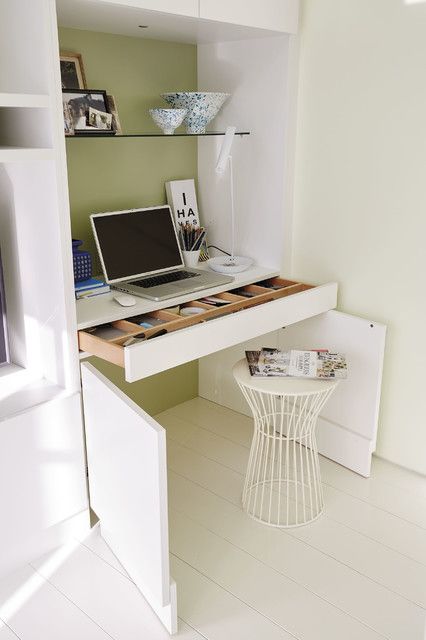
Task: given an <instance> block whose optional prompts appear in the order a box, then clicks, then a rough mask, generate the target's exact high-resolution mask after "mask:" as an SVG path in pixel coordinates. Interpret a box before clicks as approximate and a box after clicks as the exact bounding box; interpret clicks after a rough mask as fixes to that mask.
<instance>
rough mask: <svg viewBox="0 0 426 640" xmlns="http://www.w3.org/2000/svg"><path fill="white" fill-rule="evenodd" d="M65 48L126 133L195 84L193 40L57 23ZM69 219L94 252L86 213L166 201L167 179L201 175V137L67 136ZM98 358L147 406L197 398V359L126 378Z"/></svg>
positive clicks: (145, 127)
mask: <svg viewBox="0 0 426 640" xmlns="http://www.w3.org/2000/svg"><path fill="white" fill-rule="evenodd" d="M59 41H60V47H61V50H63V51H74V52H77V53H80V54H81V55H82V58H83V64H84V70H85V74H86V81H87V86H88V88H90V89H105V90H106V91H107V93H110V94H112V95H113V96H114V97H115V100H116V104H117V108H118V113H119V117H120V121H121V126H122V129H123V132H124V133H138V132H139V133H140V132H160V130H159V129H157V128H156V126H155V125H154V123H153V122H152V120H151V117H150V116H149V114H148V109H149V108H151V107H155V106H167V105H166V103H165V102H164V101H163V100H162V98H160V94H161V93H164V92H166V91H184V90H186V91H194V90H196V89H197V52H196V47H195V46H193V45H186V44H177V43H170V42H161V41H158V40H147V39H142V38H128V37H124V36H116V35H111V34H105V33H96V32H91V31H80V30H76V29H60V30H59ZM67 161H68V181H69V191H70V205H71V226H72V234H73V237H74V238H80V239H82V240H84V248H87V250H88V251H90V252H91V253H92V255H93V257H94V258H96V262H95V264H96V269H97V270H98V269H99V262H98V260H97V254H96V249H95V245H94V241H93V236H92V232H91V229H90V222H89V215H90V214H91V213H95V212H99V211H114V210H120V209H131V208H135V207H144V206H150V205H158V204H163V203H165V202H166V196H165V189H164V182H165V181H167V180H180V179H184V178H193V177H196V175H197V142H196V140H194V139H190V138H170V137H164V138H129V139H108V138H102V139H99V140H96V139H93V138H88V139H82V138H75V139H67ZM95 364H96V366H97V367H98V368H99V369H100V370H101V371H102V372H103V373H104V374H105V375H107V376H108V377H109V378H110V379H111V380H112V381H113V382H114V383H115V384H117V385H118V386H119V387H120V388H122V389H123V391H125V392H126V393H127V394H128V395H129V396H130V397H132V398H133V399H134V400H135V401H136V402H138V403H139V404H141V406H143V408H144V409H145V410H146V411H148V412H149V413H151V414H152V413H157V412H159V411H162V410H164V409H166V408H168V407H169V406H172V405H173V404H177V403H179V402H184V401H185V400H187V399H189V398H193V397H194V396H196V395H197V392H198V368H197V363H195V362H194V363H190V364H188V365H185V366H184V367H179V368H178V369H174V370H171V371H168V372H164V373H162V374H159V375H158V376H153V377H152V378H149V379H147V380H141V381H140V382H136V383H132V384H131V385H128V384H127V383H125V382H124V376H123V371H122V370H121V369H120V368H118V367H115V366H114V365H110V364H108V363H104V362H102V361H101V360H98V359H96V362H95Z"/></svg>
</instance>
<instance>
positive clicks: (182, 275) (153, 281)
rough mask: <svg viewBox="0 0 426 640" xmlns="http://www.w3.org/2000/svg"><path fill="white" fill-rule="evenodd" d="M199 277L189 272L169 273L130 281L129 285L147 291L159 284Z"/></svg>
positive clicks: (197, 274)
mask: <svg viewBox="0 0 426 640" xmlns="http://www.w3.org/2000/svg"><path fill="white" fill-rule="evenodd" d="M199 275H200V274H199V273H191V272H190V271H172V272H171V273H160V274H159V275H158V276H152V277H151V278H144V279H143V280H136V281H132V282H131V284H135V285H136V286H138V287H143V288H144V289H149V288H150V287H156V286H158V285H159V284H167V283H169V282H177V281H178V280H186V279H187V278H196V277H197V276H199Z"/></svg>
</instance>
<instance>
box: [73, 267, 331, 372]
mask: <svg viewBox="0 0 426 640" xmlns="http://www.w3.org/2000/svg"><path fill="white" fill-rule="evenodd" d="M214 298H216V304H217V303H218V302H219V300H221V302H220V303H219V305H218V306H213V305H214V304H215V303H214V302H213V303H212V304H209V303H206V302H202V301H200V300H198V301H197V300H196V301H192V302H189V303H185V304H184V305H182V307H187V308H188V307H189V308H191V307H192V308H193V309H194V307H195V310H194V315H184V316H183V315H181V314H182V307H181V308H180V310H179V312H178V310H177V309H170V310H168V309H164V310H161V311H155V312H152V313H151V314H149V316H150V318H148V320H150V321H151V323H152V325H153V326H151V327H149V328H146V327H147V323H146V322H142V323H140V322H139V321H140V320H141V319H142V320H146V318H140V317H139V318H129V319H127V320H125V321H118V322H113V323H112V325H109V326H108V327H104V326H103V327H98V328H93V329H89V330H84V331H80V332H79V346H80V349H81V350H82V351H85V352H88V353H90V354H91V355H96V356H99V357H100V358H103V359H104V360H108V361H110V362H113V363H115V364H117V365H119V366H122V367H124V369H125V378H126V380H127V382H135V381H136V380H140V379H141V378H145V377H147V376H151V375H153V374H155V373H159V372H160V371H164V370H166V369H170V368H172V367H176V366H178V365H180V364H183V363H185V362H189V361H191V360H195V359H197V358H201V357H203V356H206V355H209V354H211V353H214V352H216V351H220V350H221V349H226V348H228V347H231V346H233V345H236V344H239V343H241V342H245V341H246V340H249V339H251V338H255V337H257V336H261V335H263V334H266V333H269V332H270V331H274V330H275V329H279V328H280V327H283V326H286V325H290V324H293V323H295V322H300V321H301V320H304V319H306V318H310V317H312V316H315V315H317V314H320V313H323V312H325V311H328V310H330V309H333V308H334V307H335V306H336V298H337V284H336V283H330V284H325V285H322V286H319V287H312V286H311V285H306V284H303V283H298V282H292V281H288V280H282V279H280V278H273V279H270V280H268V281H267V282H266V283H265V282H262V286H259V285H248V286H245V287H242V288H241V289H237V290H233V291H229V292H227V293H221V294H216V295H215V296H214ZM184 313H191V311H189V312H188V311H186V312H184ZM141 324H142V326H141ZM148 326H149V325H148Z"/></svg>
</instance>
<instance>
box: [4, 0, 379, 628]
mask: <svg viewBox="0 0 426 640" xmlns="http://www.w3.org/2000/svg"><path fill="white" fill-rule="evenodd" d="M57 8H58V16H59V24H60V25H63V26H68V27H75V28H79V29H89V30H95V31H103V32H110V33H117V34H124V35H128V36H134V37H143V33H142V31H141V30H140V29H139V28H138V25H139V24H149V25H150V29H149V37H150V38H159V39H165V40H172V41H178V42H187V43H194V44H197V45H198V84H199V87H200V89H202V90H217V89H218V88H220V89H221V90H224V91H228V92H229V93H231V94H232V99H231V100H229V101H228V103H227V104H226V105H225V107H224V108H223V110H222V112H221V113H220V115H219V117H218V119H217V122H216V125H217V128H218V129H219V130H224V129H225V128H226V126H227V125H230V124H235V125H237V126H238V127H239V129H240V130H241V131H250V132H251V135H250V136H245V137H243V138H240V139H238V140H237V141H236V143H235V144H234V149H233V159H234V173H235V191H236V211H237V236H238V243H237V247H236V250H237V253H240V254H241V255H249V256H251V257H253V258H254V259H255V261H256V263H257V265H259V266H257V267H256V268H255V269H254V270H253V272H252V273H249V272H247V273H246V274H245V275H244V274H242V275H241V277H240V279H239V281H238V283H236V284H235V286H238V284H247V283H248V282H254V281H256V280H261V279H264V278H267V277H269V276H272V275H275V274H277V273H279V272H280V271H281V269H282V265H288V264H289V260H288V255H289V253H290V248H291V247H290V238H291V233H290V230H291V223H292V210H291V182H292V164H293V159H292V153H293V148H292V147H293V144H292V139H293V131H294V126H295V122H294V114H295V92H294V79H295V75H297V74H296V67H297V65H296V62H297V61H296V59H295V57H294V52H295V50H296V49H295V47H294V43H295V38H294V34H295V33H296V31H297V20H298V0H263V2H262V3H259V2H258V1H257V0H246V1H244V2H243V1H242V0H227V2H226V3H225V2H210V0H200V1H198V0H197V1H194V0H180V1H179V2H172V1H170V0H162V1H161V3H160V2H159V3H157V2H155V3H154V2H153V1H152V0H58V2H57ZM11 52H13V55H11ZM58 58H59V47H58V41H57V18H56V11H55V1H54V0H15V1H14V2H8V3H2V4H1V6H0V211H1V216H2V217H1V219H0V239H1V242H2V257H3V262H4V269H5V286H6V300H7V306H8V318H9V326H10V342H11V355H12V360H13V363H14V364H15V365H16V367H11V368H9V370H7V371H6V374H5V375H4V376H3V377H2V378H0V384H2V383H3V382H6V381H7V384H8V385H9V389H10V391H9V392H6V394H5V396H4V401H5V402H4V407H5V409H3V414H1V415H0V420H2V423H1V426H2V430H1V434H2V435H1V437H2V441H1V443H0V444H1V446H0V505H1V507H2V511H3V513H7V514H12V516H11V517H10V518H7V523H6V526H5V527H3V528H2V530H0V547H2V548H8V549H10V554H9V557H8V559H7V562H6V563H5V562H4V563H3V565H2V564H1V561H0V574H1V573H2V572H4V571H6V570H8V569H10V568H11V567H12V566H16V565H17V564H19V562H23V561H25V560H28V559H30V557H29V556H31V554H32V555H33V557H35V556H36V555H41V554H42V553H43V551H45V550H47V549H48V548H50V547H53V546H55V544H56V545H57V544H59V543H60V541H61V539H63V538H64V537H66V536H67V535H69V534H70V533H71V532H72V531H73V530H75V528H76V527H84V526H88V518H87V515H88V509H87V507H88V501H87V493H86V476H85V468H84V441H83V433H82V432H83V425H82V414H81V393H80V390H81V386H80V384H81V381H80V370H79V354H78V348H77V328H78V327H79V328H87V327H91V326H95V325H97V324H101V323H103V322H110V321H113V320H118V319H120V318H124V317H125V315H128V310H123V309H121V308H120V307H118V305H116V303H114V302H113V301H112V299H111V298H112V296H105V297H103V298H102V300H98V301H96V300H93V299H92V300H82V301H81V302H79V303H78V309H77V310H78V327H77V317H76V309H75V302H74V295H73V294H74V291H73V273H72V256H71V233H70V219H69V202H68V193H67V167H66V156H65V141H64V136H63V122H62V96H61V83H60V74H59V60H58ZM220 141H221V139H220V138H219V137H218V138H214V137H212V138H209V137H206V138H199V142H198V152H199V187H200V201H201V206H202V209H203V212H204V218H205V220H204V222H205V223H206V224H208V225H209V234H210V235H209V240H210V242H211V243H212V244H216V245H220V246H225V247H226V246H227V242H228V238H229V232H228V225H229V217H228V215H227V213H226V212H227V200H226V197H227V196H226V194H227V193H228V189H227V185H226V182H225V181H226V179H227V177H226V176H225V177H224V178H222V180H223V181H224V182H220V179H219V178H218V177H217V176H216V175H215V173H214V166H215V160H216V157H217V153H218V148H219V145H220ZM73 144H84V143H83V142H82V141H81V142H80V141H78V140H75V141H74V142H73ZM97 144H98V145H99V153H100V154H102V144H103V140H102V139H100V140H99V141H98V142H97ZM114 144H117V145H119V144H121V142H120V140H118V139H117V140H116V141H115V142H114ZM135 144H144V140H143V138H141V139H140V140H138V141H135ZM287 275H290V274H287ZM246 278H248V280H246ZM222 290H224V289H222ZM336 290H337V286H336V284H335V283H329V284H326V285H324V286H323V287H316V288H315V289H311V290H309V291H308V290H307V291H302V292H300V293H297V294H295V296H294V297H293V299H291V297H288V298H283V299H282V300H279V301H278V300H274V301H271V302H268V303H266V304H265V305H264V306H263V307H262V306H261V305H259V306H256V307H254V308H253V309H251V310H248V309H247V310H244V311H241V312H240V313H241V315H240V316H238V315H237V314H235V315H230V316H228V317H227V318H218V319H215V320H212V322H205V323H204V324H203V325H198V326H194V327H188V328H186V329H184V330H182V331H181V332H178V331H177V332H176V333H174V334H171V335H168V336H163V337H162V338H158V339H156V340H152V341H150V342H146V343H141V344H140V345H134V346H133V347H129V348H126V349H127V351H126V374H128V380H130V381H134V380H138V379H140V378H142V377H144V376H146V375H151V374H152V373H153V372H154V368H155V367H154V368H152V367H151V368H150V365H149V362H155V361H156V359H158V362H160V364H161V367H164V368H168V367H170V366H175V365H176V364H179V363H181V362H185V361H188V360H190V359H191V358H196V357H200V356H204V355H206V354H211V355H209V357H208V358H205V359H204V360H203V361H202V366H201V375H200V385H201V388H202V389H203V393H204V394H205V395H206V396H208V397H211V398H212V399H214V400H216V401H218V400H220V398H223V402H224V404H227V405H228V406H232V404H233V402H234V401H235V395H236V394H235V393H234V391H233V389H232V386H230V385H228V386H226V388H224V385H223V383H222V380H226V372H227V371H228V368H229V358H233V357H234V355H235V350H240V351H241V349H244V345H241V344H239V343H241V341H242V340H246V339H247V340H248V339H250V338H255V337H256V339H257V340H260V338H259V336H260V335H261V334H262V333H264V332H267V331H273V332H274V333H273V334H270V336H271V335H272V339H273V340H275V341H276V343H277V344H280V340H281V339H282V331H281V328H282V327H285V326H286V325H287V324H293V323H295V326H297V327H298V329H299V330H298V331H296V333H295V335H297V338H298V340H300V341H303V336H305V338H306V336H308V335H310V336H312V335H315V337H316V338H318V339H319V336H321V335H322V336H326V335H327V337H329V334H327V327H330V326H333V332H334V333H333V335H339V344H340V343H342V344H344V343H345V340H346V338H348V336H349V335H350V332H351V331H352V329H353V325H352V323H351V322H347V321H345V320H343V319H342V318H340V317H337V316H332V317H331V320H329V319H328V318H327V316H324V315H322V316H321V318H322V320H321V322H322V324H321V322H320V321H319V323H316V320H315V318H314V319H313V322H314V325H315V327H316V328H317V329H318V327H319V329H318V330H317V331H315V330H314V328H315V327H314V328H313V327H312V325H310V326H309V331H305V329H304V325H303V323H302V322H301V321H303V320H306V319H307V318H310V317H312V316H316V315H317V314H323V312H326V311H327V310H329V309H332V308H333V307H334V306H335V304H336ZM195 297H197V296H196V295H195V296H193V298H195ZM185 299H187V298H185ZM181 301H182V300H181ZM171 303H172V301H167V302H166V303H165V304H163V305H161V306H162V307H166V306H169V305H170V304H171ZM155 308H159V306H157V305H156V304H153V303H147V302H145V301H142V302H140V303H139V304H138V305H137V307H134V308H133V309H132V311H131V315H133V314H135V313H139V312H142V311H147V310H153V309H155ZM332 313H333V312H332ZM324 323H325V324H324ZM376 328H377V338H376V339H375V341H373V342H374V346H375V349H376V351H375V352H374V353H375V356H374V357H375V360H376V361H377V362H378V363H379V364H378V366H377V370H376V375H375V378H374V379H373V380H372V383H371V384H372V385H373V386H374V385H376V392H377V393H376V396H374V394H373V397H369V398H368V399H367V400H368V402H365V403H364V404H362V402H361V403H360V404H361V405H362V406H363V407H365V412H364V413H362V412H361V414H360V415H362V419H364V418H365V416H366V414H368V415H367V417H371V414H372V413H373V414H374V415H373V419H372V420H371V421H370V422H369V425H370V428H369V432H368V433H362V436H360V438H359V442H358V444H359V451H357V455H358V458H357V459H356V460H355V461H354V460H352V461H351V464H352V468H354V465H355V464H359V461H360V460H361V459H362V463H363V465H364V466H363V467H362V469H363V470H364V471H366V473H368V465H369V457H370V456H371V451H372V449H373V448H374V439H375V428H376V427H377V406H378V395H379V389H380V375H381V368H380V357H381V356H382V355H383V340H384V338H383V336H384V329H383V328H379V327H378V326H376ZM365 330H366V327H364V326H363V327H362V328H361V329H360V331H359V333H357V335H356V340H355V341H354V340H352V342H351V349H352V350H353V351H354V353H355V352H356V348H357V347H358V345H359V344H361V343H362V341H363V340H364V335H365V333H364V331H365ZM270 336H269V337H270ZM306 339H307V338H306ZM284 342H285V341H283V342H282V343H283V344H284ZM231 345H238V346H233V350H231V351H230V350H229V349H227V348H228V347H229V346H231ZM301 346H302V345H301ZM303 346H305V345H303ZM331 346H333V345H331ZM371 346H372V345H371V344H369V349H370V352H371ZM217 350H222V351H220V353H214V352H215V351H217ZM170 352H171V356H170ZM239 357H241V355H238V357H236V358H235V359H238V358H239ZM144 358H146V361H144ZM146 362H148V364H146ZM358 364H359V365H360V368H359V370H360V371H361V370H362V359H361V363H359V362H358ZM17 367H19V369H17ZM156 370H158V368H157V369H156ZM83 371H84V374H83V408H84V412H85V421H86V424H85V427H86V433H87V445H88V460H89V476H90V484H91V486H92V487H93V488H94V493H93V495H92V501H94V502H93V504H96V506H97V508H98V509H99V511H100V512H101V513H100V515H101V530H102V529H103V534H104V536H105V538H106V539H107V540H108V541H109V543H110V545H111V548H112V549H113V551H114V552H115V553H116V555H117V557H118V558H119V559H120V560H121V562H122V564H123V565H124V566H125V568H126V569H127V571H128V573H129V574H130V575H131V577H132V579H133V580H134V581H135V583H136V584H137V586H138V587H139V588H140V590H141V591H142V593H143V594H144V595H145V597H146V599H147V600H148V602H149V603H150V604H151V606H152V608H153V609H154V611H155V612H156V613H157V614H158V616H159V617H160V619H161V620H162V621H163V623H164V625H165V626H166V628H167V629H168V630H169V631H170V632H173V631H174V630H175V629H176V620H177V618H176V616H177V613H176V584H175V583H174V581H173V579H172V577H171V576H170V570H169V554H168V551H169V550H168V538H167V495H166V489H165V488H166V484H167V476H166V459H165V432H164V429H163V428H162V427H161V426H160V425H159V424H158V423H157V422H156V421H155V420H153V419H152V418H151V417H150V416H147V415H146V414H145V413H144V412H143V411H142V410H141V409H140V408H139V407H136V405H134V403H132V402H131V401H130V400H129V398H127V396H125V395H124V394H123V393H122V392H121V391H119V390H118V389H117V388H115V387H114V385H112V384H111V383H110V382H109V381H108V380H106V379H105V378H104V377H103V376H101V374H100V373H99V372H97V371H96V369H94V368H93V367H90V366H87V365H85V364H83ZM12 376H17V377H18V378H19V380H18V378H17V380H18V381H17V384H16V386H13V384H12V382H14V381H12ZM355 391H356V390H355ZM352 393H353V391H352ZM209 394H210V395H209ZM237 395H238V394H237ZM336 396H337V394H336ZM345 402H346V405H345V406H346V408H347V399H346V400H345ZM345 406H344V402H343V403H342V402H341V404H340V405H339V404H338V405H337V407H335V409H334V411H333V415H332V419H333V421H334V424H335V425H336V424H337V427H336V428H337V429H339V430H340V431H339V434H340V435H339V437H343V436H341V434H342V433H343V434H344V432H345V422H344V421H342V423H341V428H340V426H339V420H340V418H341V416H342V415H343V414H344V413H345V411H344V409H345ZM375 411H376V413H374V412H375ZM358 426H359V425H353V424H351V429H352V430H354V431H355V432H356V429H357V428H358ZM104 436H105V438H104ZM330 439H331V445H330V443H328V444H327V446H330V450H331V449H332V446H333V442H336V441H339V444H338V446H337V447H336V448H335V451H334V453H333V455H334V457H335V459H336V458H338V455H339V453H340V452H341V451H342V450H343V449H344V448H345V440H344V437H343V440H339V438H338V437H337V436H334V435H333V434H332V435H331V436H330ZM100 443H102V446H100ZM346 444H347V443H346ZM17 459H19V460H20V463H21V464H20V465H19V467H17V466H16V464H15V463H16V460H17ZM141 461H142V462H141ZM345 462H346V463H348V461H343V463H345ZM2 474H5V479H4V481H2V477H1V476H2ZM6 478H7V481H6ZM112 478H113V479H114V478H115V479H116V482H112ZM135 479H137V481H136V480H135ZM11 486H12V487H13V491H10V487H11ZM58 487H60V488H61V489H62V490H60V491H59V492H58ZM120 488H121V490H122V491H125V493H126V500H125V501H123V500H122V499H121V498H122V495H123V494H122V493H120V492H119V490H120ZM112 491H116V492H117V495H114V499H110V495H109V494H110V493H111V492H112ZM14 495H20V496H21V503H20V505H19V509H17V507H16V505H15V502H14ZM58 495H60V500H59V499H58ZM123 506H125V509H124V511H123ZM142 536H143V538H142ZM142 539H143V540H145V542H146V545H148V546H145V547H143V548H142V547H141V540H142ZM150 544H152V545H153V547H152V548H153V549H154V551H155V553H154V554H153V555H150V554H149V545H150ZM177 593H178V597H179V585H177Z"/></svg>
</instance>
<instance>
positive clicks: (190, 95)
mask: <svg viewBox="0 0 426 640" xmlns="http://www.w3.org/2000/svg"><path fill="white" fill-rule="evenodd" d="M230 95H231V94H230V93H209V92H202V91H186V92H181V93H162V94H161V97H162V98H164V100H165V101H166V102H168V103H169V104H171V105H172V107H176V108H181V109H186V110H187V114H186V116H185V124H186V131H187V133H205V132H206V126H207V125H208V124H209V122H211V121H212V120H213V118H214V117H215V116H217V114H218V112H219V110H220V108H221V107H222V105H223V103H224V102H225V100H226V99H227V98H229V96H230Z"/></svg>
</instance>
